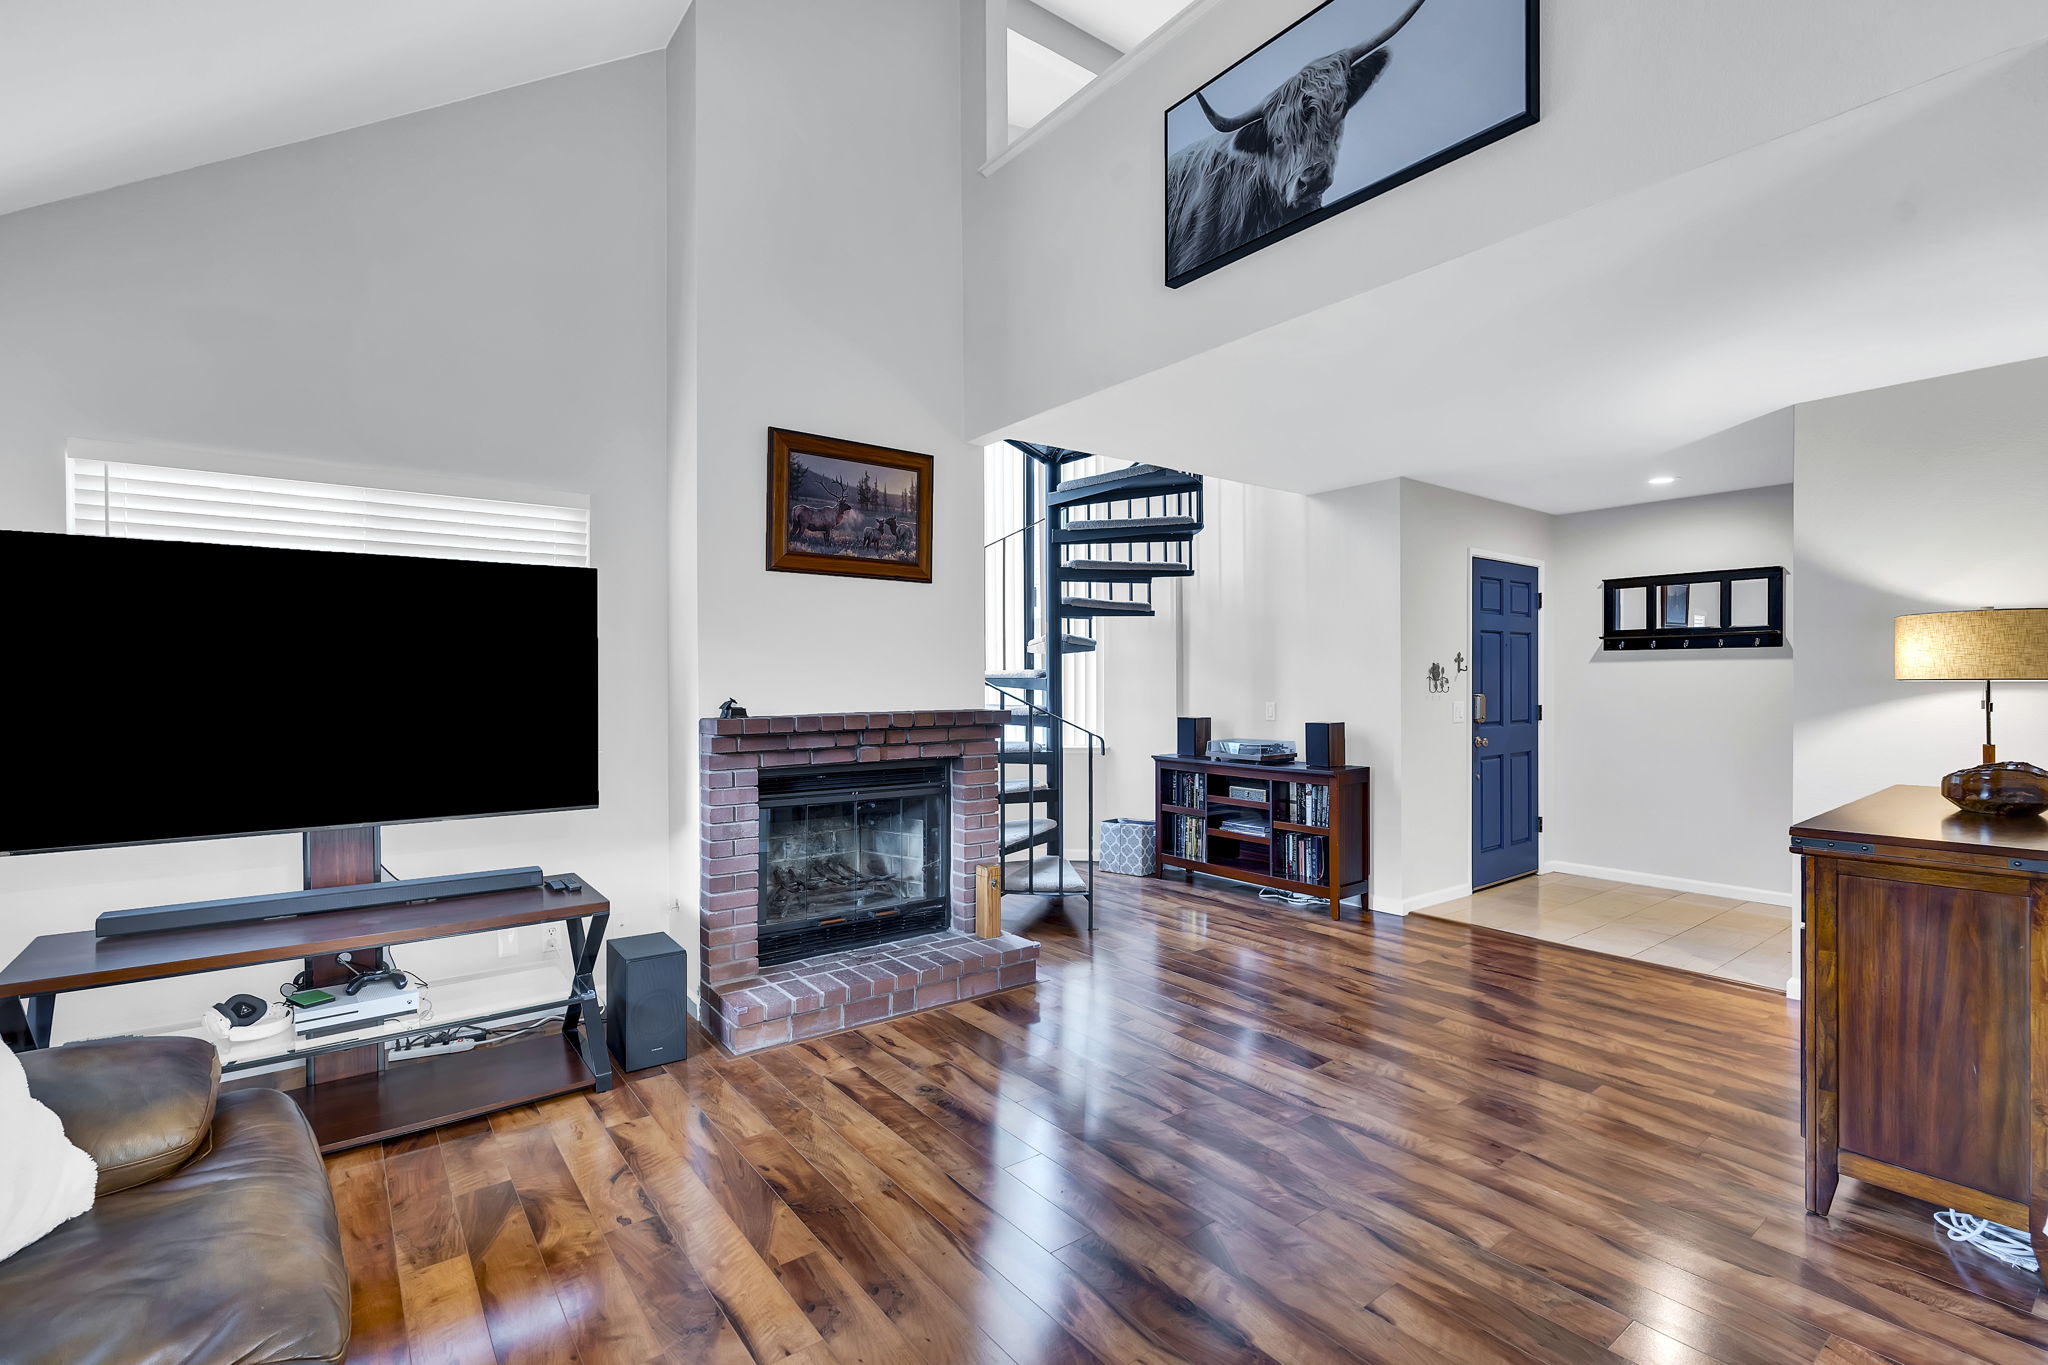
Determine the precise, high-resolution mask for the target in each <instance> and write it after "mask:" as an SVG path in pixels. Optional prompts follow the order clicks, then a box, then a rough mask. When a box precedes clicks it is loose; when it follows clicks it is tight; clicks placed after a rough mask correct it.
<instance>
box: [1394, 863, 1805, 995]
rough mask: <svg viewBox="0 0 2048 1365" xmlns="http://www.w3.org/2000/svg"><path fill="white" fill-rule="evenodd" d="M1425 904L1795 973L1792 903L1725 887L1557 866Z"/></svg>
mask: <svg viewBox="0 0 2048 1365" xmlns="http://www.w3.org/2000/svg"><path fill="white" fill-rule="evenodd" d="M1415 913H1417V914H1419V915H1430V916H1433V917H1435V918H1437V919H1448V920H1456V921H1458V922H1459V923H1462V924H1478V925H1482V926H1484V927H1486V928H1488V929H1499V930H1502V931H1504V932H1506V933H1510V934H1521V935H1524V936H1526V937H1528V938H1540V939H1547V940H1549V941H1550V942H1552V943H1569V944H1571V945H1572V946H1573V947H1575V948H1590V949H1592V950H1593V951H1595V952H1601V953H1611V954H1613V955H1614V956H1616V957H1632V958H1635V959H1636V960H1637V961H1639V962H1658V963H1662V964H1663V965H1664V966H1667V967H1683V968H1685V969H1686V970H1687V971H1692V972H1704V973H1705V974H1706V975H1708V976H1719V977H1724V978H1726V979H1727V980H1730V981H1746V982H1748V983H1749V984H1750V985H1752V986H1768V987H1770V988H1771V989H1772V990H1777V991H1782V990H1784V989H1785V981H1786V979H1787V978H1788V977H1790V976H1791V975H1793V964H1792V911H1791V910H1789V909H1787V908H1785V907H1784V906H1779V905H1760V904H1758V903H1757V902H1755V901H1738V900H1730V899H1728V898H1727V897H1725V896H1702V895H1698V894H1696V893H1693V892H1677V891H1660V890H1658V889H1657V888H1655V887H1651V886H1634V885H1631V884H1629V883H1626V882H1605V881H1598V880H1596V879H1594V878H1592V877H1575V876H1572V875H1570V874H1567V873H1561V872H1552V873H1546V874H1544V875H1542V876H1539V877H1525V878H1523V879H1522V880H1521V881H1518V882H1509V883H1508V884H1507V885H1505V886H1495V887H1489V888H1487V889H1486V890H1484V891H1481V892H1478V893H1477V894H1475V895H1471V896H1466V897H1465V898H1463V899H1462V900H1455V901H1447V902H1445V903H1444V904H1442V905H1437V906H1432V907H1431V908H1429V909H1427V910H1418V911H1416V912H1415Z"/></svg>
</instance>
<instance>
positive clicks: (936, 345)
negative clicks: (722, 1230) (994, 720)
mask: <svg viewBox="0 0 2048 1365" xmlns="http://www.w3.org/2000/svg"><path fill="white" fill-rule="evenodd" d="M960 42H961V15H960V7H959V5H958V4H957V3H955V2H954V0H899V2H898V3H893V4H888V5H809V4H805V5H799V4H796V3H793V0H697V2H696V3H695V4H694V5H692V6H691V9H690V11H689V13H688V15H687V16H686V17H685V19H684V21H683V24H682V26H681V28H679V29H678V31H677V34H676V36H675V38H674V39H673V40H672V42H671V44H670V47H669V50H668V53H667V63H668V68H667V69H668V79H669V109H668V126H669V130H670V136H669V149H668V189H669V205H670V220H669V225H668V239H669V240H668V266H669V283H668V297H669V302H670V310H671V330H672V333H673V335H674V337H675V346H674V350H673V354H672V356H671V361H670V367H669V374H668V386H669V413H670V424H671V425H670V432H669V452H670V462H671V468H672V471H673V477H674V479H675V485H676V486H675V487H674V488H673V490H672V491H671V494H670V506H671V509H672V516H673V525H672V530H671V535H672V538H673V544H672V553H673V554H674V555H675V556H676V557H677V559H678V560H679V561H686V562H682V563H679V564H678V566H677V568H676V569H675V572H674V576H673V580H674V594H675V595H674V598H673V607H672V610H671V616H670V623H669V624H670V629H671V631H672V632H673V633H674V643H673V648H672V651H671V658H672V668H673V678H672V682H671V687H672V704H671V719H672V724H673V726H674V734H675V740H676V743H675V746H674V763H673V765H672V770H671V772H670V774H669V794H670V801H671V804H672V819H671V822H670V823H671V826H672V828H671V843H670V850H671V864H672V867H673V869H674V875H675V882H676V885H677V886H678V888H680V890H681V894H682V896H683V900H684V912H683V916H682V920H683V923H682V926H681V931H680V934H679V937H681V939H682V941H684V942H688V943H694V942H696V940H697V926H696V906H695V901H696V898H697V893H696V890H695V888H696V886H697V878H696V875H695V867H696V859H697V858H698V856H699V853H700V848H701V845H702V843H703V840H702V832H701V830H700V829H699V828H698V826H697V800H698V759H699V753H698V749H699V736H698V733H697V720H698V719H699V718H700V717H702V716H704V715H707V714H712V713H715V712H716V710H717V707H718V705H719V703H720V702H721V701H723V700H724V699H725V698H726V697H733V698H736V699H737V700H738V701H739V703H740V704H741V705H742V706H744V707H746V708H747V709H748V710H750V711H752V712H753V713H754V714H755V715H769V714H800V713H820V712H846V711H854V712H858V711H893V710H933V709H963V708H974V707H978V706H979V705H980V704H981V700H982V695H983V693H982V685H981V639H982V634H981V611H982V600H981V591H982V563H981V543H982V542H981V531H982V505H981V478H982V452H981V449H980V448H979V447H978V446H972V445H969V444H967V443H966V442H965V441H963V440H962V439H961V414H960V407H961V392H962V388H963V385H964V377H963V360H962V354H963V338H962V328H963V302H962V294H961V291H962V287H963V285H962V276H963V270H964V267H963V264H962V249H963V248H962V229H961V209H960V196H961V157H962V128H961V112H960V111H961V83H962V68H961V62H962V55H961V48H960ZM767 72H772V73H774V75H773V84H774V96H773V98H764V96H763V85H762V81H763V73H767ZM856 77H857V78H856ZM657 178H658V177H657ZM770 427H785V428H790V429H793V430H797V431H807V432H815V433H817V434H820V435H825V436H834V437H840V438H844V439H848V440H855V441H866V442H870V443H873V444H876V445H883V446H893V447H898V448H902V449H907V450H914V451H919V452H922V453H925V454H929V455H932V456H934V457H935V458H936V473H935V476H934V482H933V494H934V496H933V520H934V532H935V534H934V537H933V541H934V564H933V581H932V582H931V583H929V584H918V583H903V582H894V581H888V580H881V579H867V578H844V577H836V576H821V575H815V574H794V573H771V572H769V571H768V570H767V569H766V567H765V562H766V544H765V542H766V535H767V530H766V524H765V521H764V516H765V512H764V509H765V508H766V506H767V445H768V429H769V428H770ZM696 966H697V964H696V963H695V962H694V960H693V963H692V967H693V972H694V971H695V969H696Z"/></svg>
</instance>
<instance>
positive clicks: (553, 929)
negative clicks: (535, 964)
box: [540, 924, 562, 953]
mask: <svg viewBox="0 0 2048 1365" xmlns="http://www.w3.org/2000/svg"><path fill="white" fill-rule="evenodd" d="M541 932H542V933H543V934H544V935H546V937H544V938H543V939H542V940H541V945H540V949H541V951H542V952H544V953H552V952H556V951H558V950H559V949H560V948H561V946H562V926H561V925H559V924H550V925H548V926H547V928H546V929H544V930H542V931H541Z"/></svg>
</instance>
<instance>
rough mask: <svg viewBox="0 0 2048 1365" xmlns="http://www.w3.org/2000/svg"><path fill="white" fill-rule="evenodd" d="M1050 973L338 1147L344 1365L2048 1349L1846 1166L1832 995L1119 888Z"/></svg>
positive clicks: (1967, 1261)
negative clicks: (1832, 1097) (1770, 989)
mask: <svg viewBox="0 0 2048 1365" xmlns="http://www.w3.org/2000/svg"><path fill="white" fill-rule="evenodd" d="M1100 924H1101V927H1100V929H1099V931H1098V933H1097V934H1096V936H1095V939H1094V943H1093V946H1092V949H1091V948H1090V947H1088V946H1084V945H1083V944H1081V943H1080V942H1079V941H1078V940H1076V939H1075V938H1074V937H1073V936H1071V934H1068V933H1066V932H1065V931H1064V930H1061V929H1057V928H1055V929H1049V930H1047V931H1046V932H1045V942H1046V945H1047V946H1046V953H1045V960H1044V972H1045V978H1046V979H1045V980H1044V981H1043V982H1042V983H1041V984H1040V985H1038V986H1037V987H1035V988H1033V989H1031V990H1025V991H1013V992H1010V993H1008V994H1005V995H1001V996H994V997H989V998H986V999H983V1000H978V1001H974V1002H972V1003H969V1004H965V1005H957V1006H952V1007H949V1008H947V1009H943V1010H939V1011H934V1012H931V1013H927V1014H923V1015H918V1016H915V1017H912V1018H910V1019H907V1020H902V1021H899V1022H896V1023H893V1024H887V1025H883V1026H878V1027H871V1028H864V1029H860V1030H856V1031H853V1032H849V1033H843V1034H838V1035H835V1036H833V1037H830V1038H826V1039H823V1040H820V1041H817V1042H813V1043H808V1044H798V1045H794V1046H790V1047H785V1048H781V1049H777V1050H774V1051H771V1052H767V1053H761V1054H756V1055H755V1056H752V1057H748V1058H744V1059H739V1060H734V1059H731V1058H726V1057H723V1056H720V1055H718V1054H716V1053H715V1051H714V1050H713V1049H711V1047H710V1046H709V1045H708V1044H706V1043H704V1042H703V1040H702V1039H701V1037H700V1038H698V1039H696V1040H694V1041H695V1042H696V1043H697V1044H698V1045H700V1049H701V1050H699V1051H697V1052H696V1054H695V1055H694V1056H693V1057H692V1059H691V1060H690V1061H688V1062H687V1063H683V1064H679V1065H675V1066H670V1067H667V1068H664V1069H661V1070H655V1071H645V1072H640V1073H637V1074H636V1075H634V1076H633V1077H632V1078H631V1079H630V1081H629V1082H628V1083H627V1084H624V1085H622V1086H621V1087H619V1088H618V1089H616V1090H614V1091H613V1092H612V1093H610V1094H607V1095H601V1096H583V1095H579V1096H572V1097H569V1098H565V1099H560V1100H554V1101H550V1102H547V1103H544V1104H541V1105H539V1106H536V1107H531V1108H526V1109H521V1110H514V1111H511V1112H507V1113H503V1114H498V1115H495V1116H493V1117H492V1118H490V1119H488V1120H478V1121H473V1122H470V1123H466V1124H460V1125H456V1126H453V1127H449V1128H445V1129H442V1130H440V1131H438V1132H435V1133H430V1134H426V1135H424V1136H423V1137H421V1138H419V1139H415V1140H409V1141H403V1142H394V1143H389V1144H386V1145H385V1146H384V1147H383V1148H381V1149H380V1148H375V1147H371V1148H364V1149H361V1150H358V1151H355V1152H350V1153H344V1154H342V1155H340V1156H337V1157H335V1158H333V1159H332V1160H331V1161H330V1162H329V1172H330V1176H331V1178H332V1181H333V1185H334V1191H335V1197H336V1201H337V1203H338V1204H339V1206H340V1210H341V1218H342V1223H343V1228H344V1235H345V1237H346V1239H347V1251H348V1258H349V1265H350V1270H351V1274H352V1276H353V1278H354V1282H355V1291H354V1292H355V1313H356V1340H355V1343H354V1347H353V1349H352V1351H351V1354H350V1356H349V1359H350V1360H352V1361H359V1362H368V1361H410V1362H413V1363H414V1365H427V1362H443V1361H457V1362H460V1361H477V1362H488V1361H492V1360H497V1361H503V1362H508V1363H509V1362H551V1361H570V1360H577V1361H584V1362H601V1361H632V1362H639V1361H655V1360H674V1361H712V1362H721V1363H724V1362H730V1363H731V1365H745V1363H746V1362H749V1361H761V1362H768V1361H781V1360H789V1361H794V1362H796V1363H797V1365H830V1363H831V1362H844V1363H845V1365H853V1362H874V1363H875V1365H893V1363H894V1362H929V1365H958V1363H962V1362H982V1361H987V1362H1017V1365H1030V1363H1032V1362H1054V1361H1057V1362H1087V1361H1102V1362H1127V1361H1129V1362H1170V1361H1177V1360H1184V1361H1278V1362H1285V1363H1286V1365H1297V1363H1298V1362H1337V1361H1361V1360H1363V1361H1382V1360H1384V1361H1398V1362H1421V1361H1440V1362H1454V1363H1455V1365H1471V1363H1474V1362H1508V1361H1529V1360H1538V1361H1633V1362H1639V1363H1642V1365H1649V1363H1651V1362H1657V1363H1659V1365H1661V1363H1663V1362H1700V1361H1722V1362H1727V1365H1763V1363H1764V1362H1786V1361H1797V1362H1819V1363H1821V1365H1871V1363H1872V1362H1882V1361H1892V1362H1897V1365H1919V1362H1935V1361H1944V1362H1945V1361H1998V1362H2038V1361H2048V1350H2044V1349H2043V1348H2044V1347H2048V1320H2044V1316H2043V1301H2042V1297H2041V1296H2040V1295H2038V1294H2037V1293H2036V1291H2035V1288H2034V1285H2033V1282H2032V1280H2031V1278H2030V1277H2027V1276H2023V1275H2020V1274H2018V1273H2016V1272H2011V1271H2006V1270H2003V1269H2000V1268H1998V1267H1997V1266H1995V1265H1994V1264H1992V1263H1991V1262H1989V1261H1987V1260H1986V1259H1984V1258H1982V1257H1981V1256H1978V1255H1977V1254H1976V1253H1974V1252H1971V1251H1968V1250H1964V1249H1959V1250H1953V1251H1952V1250H1951V1249H1950V1248H1949V1245H1948V1244H1947V1243H1945V1242H1938V1241H1937V1240H1936V1238H1935V1236H1934V1234H1933V1229H1932V1227H1931V1224H1930V1223H1929V1220H1928V1213H1929V1209H1928V1208H1927V1207H1926V1206H1924V1205H1920V1204H1916V1203H1913V1202H1911V1201H1909V1200H1906V1199H1903V1198H1900V1197H1898V1196H1894V1195H1891V1194H1887V1193H1885V1192H1883V1191H1878V1190H1869V1189H1863V1188H1861V1187H1858V1186H1857V1185H1856V1184H1855V1183H1854V1182H1852V1181H1846V1180H1845V1181H1844V1182H1843V1192H1842V1195H1841V1196H1840V1197H1839V1198H1838V1199H1837V1200H1836V1202H1835V1213H1834V1216H1833V1217H1832V1218H1830V1219H1828V1220H1826V1221H1821V1220H1815V1219H1809V1218H1807V1217H1805V1215H1804V1214H1803V1213H1802V1211H1801V1203H1800V1167H1799V1137H1798V1127H1799V1115H1798V1094H1797V1089H1796V1080H1795V1062H1796V1055H1797V1050H1796V1042H1795V1029H1794V1023H1795V1020H1796V1013H1795V1012H1796V1009H1797V1006H1796V1005H1788V1004H1787V1002H1786V1001H1785V999H1784V997H1783V996H1781V995H1773V994H1769V993H1767V992H1764V991H1761V990H1755V989H1752V988H1749V987H1745V986H1739V985H1735V984H1730V983H1723V982H1716V981H1709V980H1706V979H1703V978H1699V977H1694V976H1688V975H1685V974H1682V973H1678V972H1674V971H1669V970H1665V969H1660V968H1657V967H1653V966H1646V965H1642V964H1639V963H1635V962H1631V961H1627V960H1624V959H1619V958H1613V957H1606V956H1599V955H1595V954H1592V953H1587V952H1581V951H1577V950H1574V949H1570V948H1566V947H1562V946H1559V945H1555V944H1550V943H1544V942H1539V941H1536V940H1532V939H1526V938H1518V937H1514V936H1510V935H1506V934H1500V933H1496V932H1493V931H1490V930H1487V929H1483V928H1474V927H1472V926H1468V925H1462V924H1454V923H1447V922H1444V921H1441V920H1433V919H1422V918H1415V919H1410V920H1407V921H1402V920H1399V919H1394V918H1388V917H1379V918H1376V919H1375V920H1374V922H1373V923H1372V924H1371V925H1369V926H1364V927H1361V926H1360V925H1358V924H1357V923H1355V922H1353V921H1350V920H1347V921H1346V922H1344V923H1343V924H1332V923H1330V922H1329V921H1328V920H1327V919H1324V918H1322V917H1320V916H1319V915H1318V914H1316V913H1315V912H1312V911H1289V910H1284V909H1278V908H1274V907H1269V906H1263V905H1261V904H1259V903H1258V902H1257V901H1255V900H1253V899H1252V898H1251V896H1250V895H1248V894H1247V893H1245V892H1243V891H1242V890H1241V889H1238V888H1228V889H1225V888H1223V887H1221V886H1212V885H1210V884H1205V883H1203V884H1197V885H1196V886H1195V887H1193V888H1182V887H1181V886H1180V885H1179V884H1178V883H1165V882H1139V881H1131V880H1127V879H1123V878H1116V877H1105V878H1103V879H1102V897H1101V911H1100Z"/></svg>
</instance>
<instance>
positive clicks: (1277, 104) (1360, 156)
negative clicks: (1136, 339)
mask: <svg viewBox="0 0 2048 1365" xmlns="http://www.w3.org/2000/svg"><path fill="white" fill-rule="evenodd" d="M1536 3H1537V0H1328V3H1326V4H1324V5H1322V6H1321V7H1319V8H1317V9H1314V10H1311V11H1310V12H1309V13H1308V14H1307V15H1305V16H1304V17H1303V18H1301V19H1300V20H1299V21H1297V22H1296V23H1295V24H1294V26H1293V27H1291V28H1289V29H1287V30H1286V31H1285V32H1283V33H1281V34H1280V35H1279V36H1278V37H1275V38H1273V39H1271V40H1270V41H1268V42H1267V43H1266V44H1265V45H1264V46H1263V47H1261V48H1259V49H1258V50H1257V51H1255V52H1253V53H1252V54H1251V55H1249V56H1247V57H1245V58H1244V59H1242V60H1241V61H1239V62H1238V63H1237V64H1236V65H1235V66H1233V67H1231V68H1230V69H1229V70H1228V71H1225V72H1224V73H1223V74H1221V75H1220V76H1217V77H1216V78H1215V79H1214V80H1212V81H1210V82H1209V83H1208V84H1207V85H1204V86H1203V87H1202V88H1201V89H1199V90H1197V91H1195V92H1194V93H1193V94H1191V95H1189V96H1188V97H1187V98H1186V99H1184V100H1182V101H1181V102H1180V103H1179V104H1176V105H1174V106H1173V108H1171V109H1169V110H1167V111H1166V283H1167V285H1168V286H1169V287H1171V288H1175V289H1178V288H1179V287H1180V286H1181V285H1184V284H1186V283H1187V282H1188V281H1189V280H1193V279H1199V278H1200V277H1201V276H1203V275H1206V274H1208V273H1209V272H1210V271H1212V270H1215V269H1217V268H1218V267H1220V266H1225V265H1228V264H1230V263H1231V262H1232V261H1235V260H1241V259H1242V258H1244V257H1246V256H1249V255H1250V254H1251V253H1253V252H1254V251H1258V250H1260V249H1261V248H1264V247H1268V246H1271V245H1272V244H1273V243H1275V242H1277V241H1279V240H1280V239H1281V238H1283V237H1286V236H1289V235H1291V234H1293V233H1296V232H1299V231H1301V230H1302V229H1303V228H1305V227H1308V226H1309V225H1310V224H1312V223H1319V222H1321V221H1322V220H1323V219H1325V218H1328V217H1330V216H1331V215H1332V214H1337V213H1342V212H1343V211H1344V210H1345V209H1348V208H1350V207H1351V206H1352V205H1354V204H1358V203H1362V202H1364V201H1365V200H1367V199H1370V198H1372V197H1373V196H1374V195H1377V194H1385V193H1386V192H1387V191H1388V190H1390V189H1393V188H1394V187H1395V186H1396V185H1400V184H1404V183H1406V182H1407V181H1410V180H1413V179H1415V177H1417V176H1419V175H1424V174H1427V173H1428V172H1430V171H1433V170H1435V169H1436V168H1437V167H1439V166H1442V165H1445V164H1446V163H1448V162H1452V161H1455V160H1457V159H1458V158H1459V157H1461V156H1464V155H1465V154H1466V153H1467V152H1473V151H1477V150H1478V149H1479V148H1481V147H1484V146H1486V145H1487V144H1488V143H1490V142H1497V141H1499V140H1500V139H1501V138H1504V137H1506V136H1507V135H1508V134H1509V133H1512V132H1515V131H1517V130H1518V129H1522V128H1527V127H1528V126H1529V125H1530V124H1532V123H1534V122H1536Z"/></svg>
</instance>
